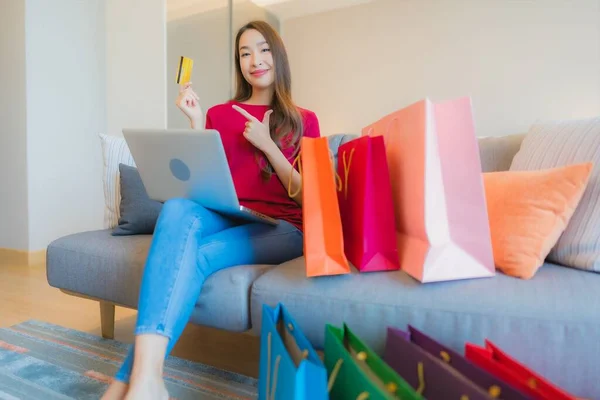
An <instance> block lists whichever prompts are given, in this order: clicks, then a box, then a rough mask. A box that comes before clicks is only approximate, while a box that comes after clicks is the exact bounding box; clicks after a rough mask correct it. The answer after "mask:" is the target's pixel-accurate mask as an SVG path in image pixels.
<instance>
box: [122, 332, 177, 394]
mask: <svg viewBox="0 0 600 400" xmlns="http://www.w3.org/2000/svg"><path fill="white" fill-rule="evenodd" d="M168 341H169V339H168V338H166V337H165V336H161V335H154V334H144V335H139V336H137V337H136V339H135V355H134V362H133V368H132V371H131V380H130V382H132V383H133V382H134V381H138V380H147V379H162V375H163V365H164V361H165V355H166V351H167V345H168V343H169V342H168Z"/></svg>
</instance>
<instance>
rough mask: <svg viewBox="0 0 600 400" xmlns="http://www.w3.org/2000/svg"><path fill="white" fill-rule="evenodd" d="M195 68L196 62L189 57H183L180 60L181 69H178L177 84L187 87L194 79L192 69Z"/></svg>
mask: <svg viewBox="0 0 600 400" xmlns="http://www.w3.org/2000/svg"><path fill="white" fill-rule="evenodd" d="M193 67H194V60H192V59H191V58H188V57H183V56H182V57H181V58H180V59H179V68H177V83H178V84H179V85H185V84H186V83H188V82H189V81H190V79H191V78H192V68H193Z"/></svg>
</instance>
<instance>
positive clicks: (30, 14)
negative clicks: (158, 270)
mask: <svg viewBox="0 0 600 400" xmlns="http://www.w3.org/2000/svg"><path fill="white" fill-rule="evenodd" d="M25 19H26V22H27V25H26V26H27V40H26V48H27V164H28V168H27V172H28V174H27V175H28V187H29V214H28V219H29V249H31V250H38V249H43V248H45V247H46V246H47V245H48V243H50V241H52V240H54V239H56V238H58V237H60V236H63V235H66V234H70V233H75V232H81V231H85V230H91V229H97V228H99V227H101V226H102V218H103V191H102V158H101V152H100V141H99V139H98V133H99V132H103V131H104V130H105V128H106V125H105V114H106V113H105V104H106V101H105V90H104V87H105V53H104V36H105V27H104V1H103V0H86V1H84V2H82V1H79V0H54V1H52V2H48V1H46V0H27V10H26V18H25Z"/></svg>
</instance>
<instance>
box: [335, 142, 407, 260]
mask: <svg viewBox="0 0 600 400" xmlns="http://www.w3.org/2000/svg"><path fill="white" fill-rule="evenodd" d="M337 171H338V175H339V176H340V177H341V179H342V190H341V191H340V192H338V201H339V207H340V214H341V217H342V227H343V231H344V250H345V253H346V256H347V257H348V260H350V262H352V264H353V265H354V266H355V267H356V268H357V269H358V270H359V271H360V272H374V271H394V270H398V269H400V262H399V260H398V247H397V243H396V223H395V219H394V204H393V198H392V187H391V183H390V174H389V170H388V164H387V159H386V154H385V144H384V141H383V137H382V136H378V137H369V136H363V137H360V138H358V139H354V140H352V141H350V142H348V143H345V144H343V145H342V146H340V147H339V149H338V166H337Z"/></svg>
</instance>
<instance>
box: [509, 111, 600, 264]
mask: <svg viewBox="0 0 600 400" xmlns="http://www.w3.org/2000/svg"><path fill="white" fill-rule="evenodd" d="M586 162H592V163H593V169H592V174H591V176H590V178H589V182H588V185H587V188H586V190H585V192H584V194H583V198H582V199H581V201H580V202H579V205H578V206H577V209H576V210H575V213H574V214H573V216H572V217H571V220H570V221H569V224H568V225H567V227H566V229H565V231H564V232H563V234H562V235H561V237H560V239H559V240H558V242H557V243H556V245H555V246H554V247H553V249H552V251H551V252H550V254H549V255H548V257H547V260H548V261H551V262H555V263H558V264H562V265H565V266H569V267H573V268H579V269H584V270H588V271H594V272H600V117H598V118H589V119H580V120H570V121H557V122H545V123H536V124H534V125H533V126H532V127H531V129H530V130H529V132H528V133H527V135H526V136H525V139H524V140H523V143H522V144H521V148H520V150H519V151H518V152H517V154H516V155H515V157H514V159H513V162H512V164H511V166H510V170H511V171H533V170H542V169H547V168H553V167H562V166H566V165H571V164H581V163H586Z"/></svg>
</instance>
